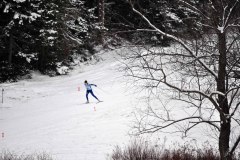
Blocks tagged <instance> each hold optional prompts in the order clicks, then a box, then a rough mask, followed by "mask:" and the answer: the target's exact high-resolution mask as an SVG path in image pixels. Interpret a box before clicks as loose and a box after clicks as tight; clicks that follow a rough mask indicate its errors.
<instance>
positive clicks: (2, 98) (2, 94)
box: [2, 88, 4, 104]
mask: <svg viewBox="0 0 240 160" xmlns="http://www.w3.org/2000/svg"><path fill="white" fill-rule="evenodd" d="M3 92H4V89H3V88H2V104H3Z"/></svg>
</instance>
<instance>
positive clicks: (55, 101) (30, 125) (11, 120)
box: [0, 52, 175, 160]
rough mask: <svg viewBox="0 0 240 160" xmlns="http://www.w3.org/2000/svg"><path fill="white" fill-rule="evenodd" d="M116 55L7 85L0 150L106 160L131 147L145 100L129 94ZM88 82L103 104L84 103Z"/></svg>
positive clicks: (75, 159)
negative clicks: (133, 129)
mask: <svg viewBox="0 0 240 160" xmlns="http://www.w3.org/2000/svg"><path fill="white" fill-rule="evenodd" d="M113 55H114V53H112V52H109V53H104V54H103V55H101V57H102V58H103V59H104V60H103V61H100V62H98V63H96V64H95V65H87V66H82V67H80V68H78V69H75V70H73V71H72V72H71V73H70V74H69V75H66V76H59V77H52V78H49V77H47V76H43V75H40V74H36V73H35V74H34V76H33V79H30V80H22V81H19V82H16V83H11V84H8V83H5V84H3V85H2V86H3V88H4V89H5V92H4V103H3V104H0V133H4V137H0V151H3V150H5V149H7V150H10V151H14V152H16V153H19V154H22V153H26V154H31V153H39V152H47V153H49V154H50V155H52V156H53V158H54V159H56V160H104V159H107V158H108V156H109V155H110V154H111V153H112V151H113V149H114V147H115V146H116V145H120V146H121V145H126V144H128V142H129V140H130V136H129V134H128V133H129V130H130V126H131V123H132V120H133V118H134V116H132V113H133V111H134V109H135V107H136V105H138V106H139V105H140V103H141V102H140V101H139V98H138V97H137V96H138V94H133V93H131V92H129V90H132V88H129V87H127V86H126V82H124V79H123V75H122V73H120V72H118V71H117V66H118V64H119V62H118V61H117V60H116V59H115V58H114V56H113ZM84 80H88V81H89V83H94V84H97V86H98V87H93V91H94V93H95V95H96V96H97V97H98V98H99V99H100V100H103V101H104V102H102V103H97V104H96V100H95V99H94V98H93V97H91V95H89V97H90V102H92V103H89V104H84V103H85V102H86V98H85V87H84V85H83V82H84ZM78 87H80V91H78ZM151 136H152V135H150V137H151ZM160 137H161V139H165V138H164V135H163V134H160ZM170 141H172V142H174V141H175V138H174V136H171V138H170Z"/></svg>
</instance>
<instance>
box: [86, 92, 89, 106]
mask: <svg viewBox="0 0 240 160" xmlns="http://www.w3.org/2000/svg"><path fill="white" fill-rule="evenodd" d="M88 94H89V91H88V90H87V92H86V98H87V103H88V102H89V100H88Z"/></svg>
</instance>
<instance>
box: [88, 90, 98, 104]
mask: <svg viewBox="0 0 240 160" xmlns="http://www.w3.org/2000/svg"><path fill="white" fill-rule="evenodd" d="M90 93H91V95H92V96H93V97H94V98H96V99H97V100H98V101H99V99H98V98H97V96H95V95H94V93H93V91H92V90H91V91H90Z"/></svg>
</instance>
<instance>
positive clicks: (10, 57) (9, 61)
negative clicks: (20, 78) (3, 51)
mask: <svg viewBox="0 0 240 160" xmlns="http://www.w3.org/2000/svg"><path fill="white" fill-rule="evenodd" d="M12 56H13V35H12V33H10V37H9V50H8V63H9V64H10V65H11V64H12Z"/></svg>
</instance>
